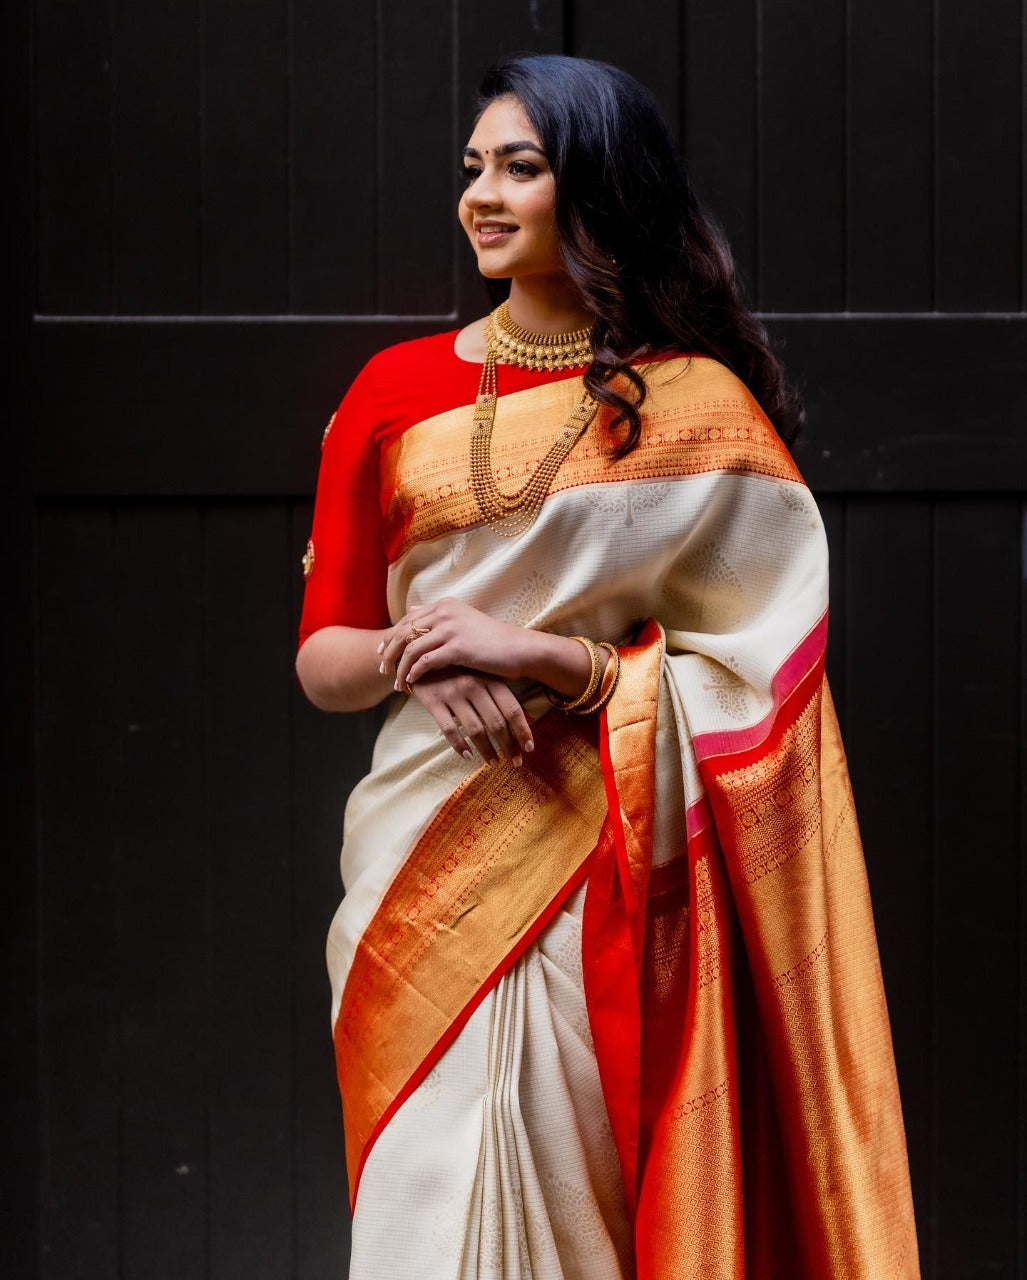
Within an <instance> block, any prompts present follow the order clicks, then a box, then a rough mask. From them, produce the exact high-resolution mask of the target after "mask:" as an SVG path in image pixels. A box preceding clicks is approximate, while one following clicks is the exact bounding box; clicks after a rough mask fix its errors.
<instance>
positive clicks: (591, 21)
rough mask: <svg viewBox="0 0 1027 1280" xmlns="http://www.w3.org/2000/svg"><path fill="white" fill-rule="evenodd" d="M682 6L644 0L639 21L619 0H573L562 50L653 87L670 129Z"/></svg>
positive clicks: (676, 117)
mask: <svg viewBox="0 0 1027 1280" xmlns="http://www.w3.org/2000/svg"><path fill="white" fill-rule="evenodd" d="M682 7H683V6H682V5H680V4H678V3H676V0H649V3H647V4H646V6H645V20H644V21H641V22H640V21H639V13H638V11H637V10H636V9H635V8H633V7H632V6H631V5H627V4H623V3H621V0H578V2H577V3H576V4H574V5H573V6H572V8H573V17H572V28H571V30H572V33H573V39H572V44H571V47H570V48H568V49H567V52H568V53H572V54H574V55H576V56H577V57H579V58H596V59H598V60H599V61H600V62H612V63H614V64H615V65H616V66H618V67H621V68H622V69H623V70H625V71H627V72H628V73H629V74H630V75H633V76H637V78H638V79H639V80H641V81H642V83H643V84H645V85H647V86H648V87H649V88H650V89H651V90H652V91H653V93H654V94H655V96H656V100H657V101H658V102H659V104H660V107H661V109H662V110H663V114H664V116H665V117H666V119H667V122H668V124H669V125H670V127H671V128H672V129H673V130H674V132H675V133H679V131H680V127H681V71H682V64H683V61H684V58H683V55H682V48H681V41H682V25H683V21H684V19H683V16H682V13H681V10H682Z"/></svg>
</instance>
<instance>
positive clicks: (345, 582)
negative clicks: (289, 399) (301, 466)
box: [299, 362, 389, 645]
mask: <svg viewBox="0 0 1027 1280" xmlns="http://www.w3.org/2000/svg"><path fill="white" fill-rule="evenodd" d="M372 366H373V362H372V364H368V365H365V367H364V369H363V370H362V371H361V372H360V373H359V374H358V375H357V378H356V380H355V381H354V383H353V385H352V386H351V387H350V389H349V391H348V392H347V393H346V396H345V397H344V399H343V401H342V403H341V404H340V405H339V407H338V409H336V411H335V413H334V415H333V416H332V419H331V421H330V422H329V424H328V427H327V429H326V431H325V438H324V444H323V451H322V454H321V469H320V472H319V474H318V479H317V497H316V499H315V501H314V522H313V528H312V530H311V534H310V541H309V542H308V543H307V553H306V555H305V556H304V558H303V569H304V573H305V575H306V589H305V591H304V595H303V613H302V616H301V620H300V636H299V642H300V644H301V645H302V644H303V642H304V641H305V640H306V639H307V638H308V637H309V636H311V635H312V634H313V633H314V632H315V631H318V630H320V629H321V628H322V627H331V626H345V627H367V628H376V627H387V626H388V625H389V612H388V605H387V603H386V578H387V573H388V563H387V561H386V558H385V549H384V544H383V542H382V518H381V506H380V500H379V469H378V456H379V450H378V442H377V440H376V439H375V433H374V403H375V402H374V376H373V368H372Z"/></svg>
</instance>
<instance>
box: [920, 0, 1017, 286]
mask: <svg viewBox="0 0 1027 1280" xmlns="http://www.w3.org/2000/svg"><path fill="white" fill-rule="evenodd" d="M937 11H938V90H937V92H938V108H937V109H938V126H937V127H938V161H937V163H938V207H937V223H938V226H937V236H938V268H937V269H938V279H937V294H936V296H937V306H938V307H940V308H942V309H944V310H948V311H974V310H978V309H980V310H985V311H988V310H990V311H1005V310H1010V311H1012V310H1016V309H1017V308H1018V307H1020V306H1022V305H1023V302H1024V299H1023V296H1022V294H1021V268H1022V261H1021V255H1022V252H1023V246H1022V241H1021V234H1022V210H1023V198H1024V192H1023V188H1022V185H1021V171H1020V165H1021V159H1022V155H1023V68H1022V64H1021V46H1022V39H1023V36H1022V21H1023V20H1022V17H1021V6H1020V4H1019V3H1018V0H989V3H988V5H987V6H985V7H983V8H978V9H973V8H970V6H968V5H966V4H961V3H959V0H938V4H937Z"/></svg>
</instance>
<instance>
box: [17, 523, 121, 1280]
mask: <svg viewBox="0 0 1027 1280" xmlns="http://www.w3.org/2000/svg"><path fill="white" fill-rule="evenodd" d="M38 530H39V533H38V563H39V596H38V608H39V684H40V702H39V712H38V715H39V719H38V735H39V747H38V752H39V798H40V804H39V813H40V830H39V842H40V860H39V904H40V948H39V972H38V975H37V977H38V982H39V990H40V1005H41V1008H40V1045H41V1054H40V1057H41V1066H40V1094H41V1103H40V1121H41V1123H40V1132H41V1134H42V1145H43V1159H42V1169H43V1176H42V1185H41V1195H40V1204H41V1208H42V1223H41V1249H40V1253H39V1259H40V1271H39V1274H40V1276H41V1277H42V1278H43V1280H93V1277H95V1276H113V1275H116V1274H117V1273H118V1258H119V1250H120V1241H119V1227H120V1218H119V1196H120V1190H119V1180H120V1169H119V1156H120V1147H119V1137H120V1132H119V1121H120V1097H119V1094H120V1082H121V1062H120V1016H121V1008H120V992H119V989H118V964H119V949H120V940H119V936H118V918H119V905H118V904H119V901H120V894H121V874H122V859H121V856H120V850H119V846H118V839H117V807H118V801H117V787H116V775H117V759H116V751H115V747H116V743H117V737H116V731H115V725H116V717H117V710H116V707H117V696H118V694H117V682H118V678H119V670H118V667H117V663H116V661H115V636H116V628H117V609H116V601H115V598H114V581H113V578H114V555H115V548H114V537H113V521H112V518H111V515H110V513H109V512H108V511H107V510H105V509H103V508H99V507H96V508H91V509H85V510H83V509H81V508H78V507H73V508H71V509H61V508H58V509H55V510H43V511H42V512H41V514H40V517H39V525H38ZM26 1274H27V1273H26Z"/></svg>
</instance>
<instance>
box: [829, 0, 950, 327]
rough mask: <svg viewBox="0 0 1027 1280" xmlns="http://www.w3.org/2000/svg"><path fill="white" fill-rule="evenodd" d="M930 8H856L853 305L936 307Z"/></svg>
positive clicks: (913, 4) (867, 3)
mask: <svg viewBox="0 0 1027 1280" xmlns="http://www.w3.org/2000/svg"><path fill="white" fill-rule="evenodd" d="M933 10H934V6H933V3H932V0H863V2H862V3H860V4H855V5H852V6H850V18H849V24H850V25H849V122H848V136H849V191H848V205H847V210H846V221H847V231H848V269H847V272H846V284H847V290H846V293H847V297H846V301H847V305H848V307H849V309H850V310H854V311H930V310H931V308H932V306H933V295H934V237H933V234H932V230H933V212H934V209H933V204H934V202H933V194H934V193H933V183H934V160H933V143H934V122H933V111H932V107H933V87H934V60H933V56H932V54H933V17H934V13H933Z"/></svg>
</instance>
